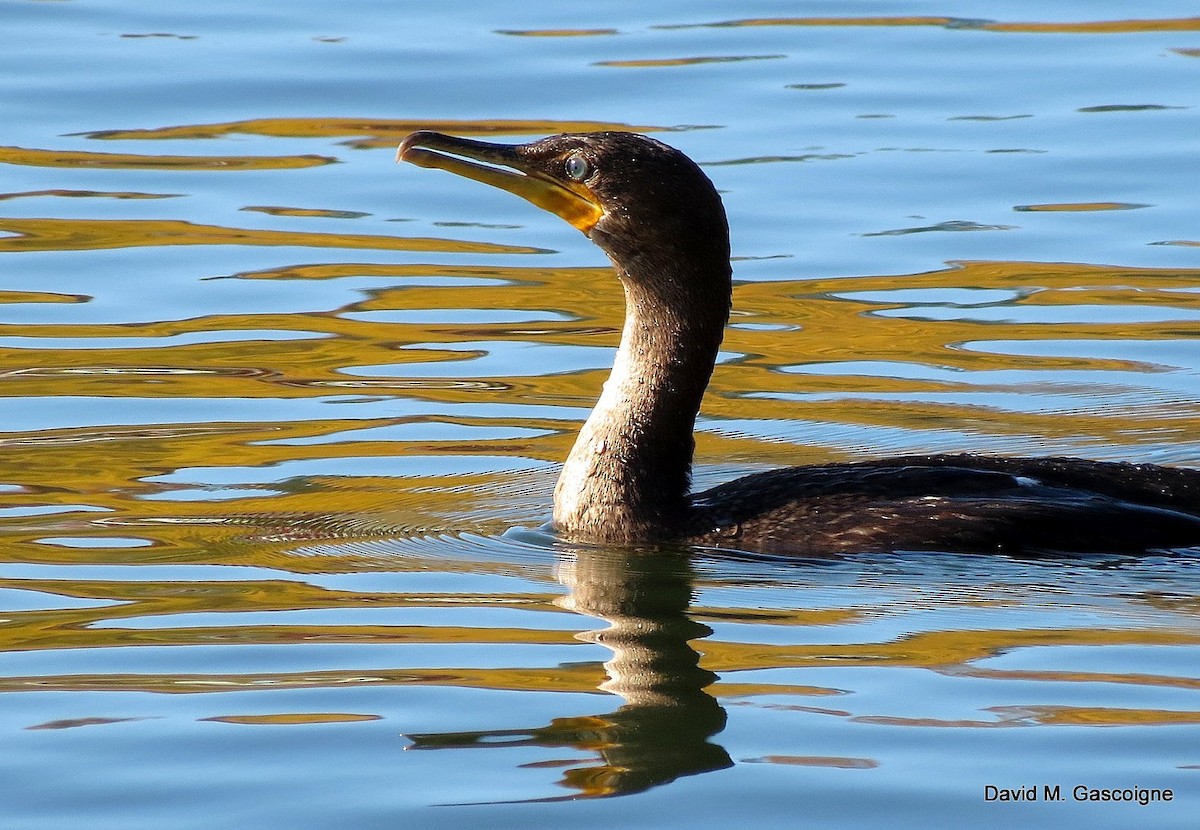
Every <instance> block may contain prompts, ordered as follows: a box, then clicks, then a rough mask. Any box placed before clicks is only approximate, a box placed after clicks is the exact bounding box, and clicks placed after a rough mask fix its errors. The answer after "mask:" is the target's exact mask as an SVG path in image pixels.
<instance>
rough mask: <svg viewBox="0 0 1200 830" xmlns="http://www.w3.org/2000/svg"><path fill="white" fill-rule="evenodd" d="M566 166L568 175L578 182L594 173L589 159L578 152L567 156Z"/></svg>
mask: <svg viewBox="0 0 1200 830" xmlns="http://www.w3.org/2000/svg"><path fill="white" fill-rule="evenodd" d="M565 168H566V171H567V176H568V177H569V178H572V179H574V180H575V181H577V182H581V181H583V180H584V179H586V178H587V177H588V176H590V175H592V166H591V165H590V164H588V161H587V159H585V158H584V157H583V156H581V155H579V154H578V153H575V154H574V155H571V156H568V157H567V163H566V165H565Z"/></svg>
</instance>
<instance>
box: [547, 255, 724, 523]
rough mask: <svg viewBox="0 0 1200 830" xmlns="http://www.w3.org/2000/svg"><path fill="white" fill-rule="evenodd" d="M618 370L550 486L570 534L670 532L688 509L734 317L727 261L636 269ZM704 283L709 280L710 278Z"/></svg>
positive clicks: (626, 280) (624, 278)
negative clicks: (698, 426)
mask: <svg viewBox="0 0 1200 830" xmlns="http://www.w3.org/2000/svg"><path fill="white" fill-rule="evenodd" d="M618 276H620V277H621V283H622V285H623V287H624V289H625V326H624V329H623V330H622V332H621V344H620V346H619V347H618V349H617V354H616V358H615V360H614V362H613V369H612V373H611V374H610V375H609V377H608V380H607V381H606V382H605V384H604V391H603V393H602V394H601V396H600V400H599V401H598V402H597V404H596V406H595V408H594V409H593V410H592V413H591V415H590V416H589V417H588V419H587V421H586V422H585V423H584V425H583V428H582V429H581V430H580V432H579V436H578V438H577V439H576V441H575V446H574V447H573V448H572V449H571V453H570V455H569V456H568V457H567V461H566V463H565V464H564V465H563V470H562V474H561V475H560V476H559V479H558V484H557V486H556V487H555V490H554V521H555V524H556V525H557V526H558V528H559V530H560V531H562V532H564V533H566V534H568V535H570V536H572V537H573V538H579V539H588V540H593V541H610V542H618V541H624V542H629V541H645V540H653V539H661V538H666V537H669V536H671V535H674V533H675V532H676V531H677V530H678V529H679V528H680V527H681V525H682V523H683V522H684V521H685V520H686V518H687V515H688V506H687V505H688V498H687V496H688V489H689V485H690V480H691V464H692V453H693V449H694V446H695V442H694V439H693V435H692V433H693V430H694V428H695V422H696V415H697V413H698V412H699V410H700V400H701V398H702V397H703V396H704V390H705V387H707V385H708V381H709V378H710V377H711V376H712V371H713V366H714V365H715V363H716V358H717V350H718V349H719V347H720V344H721V337H722V334H723V332H724V327H725V323H726V322H727V321H728V319H729V292H730V282H729V270H728V260H727V259H726V260H725V264H724V271H723V273H718V274H716V275H715V278H713V279H709V280H703V279H695V278H693V279H689V280H670V281H667V283H666V284H668V285H673V286H680V285H686V286H687V290H686V292H684V291H683V290H682V289H680V290H677V291H676V292H675V296H672V295H671V292H670V291H664V290H661V284H662V283H661V282H660V283H659V287H656V286H655V285H654V283H653V282H652V281H647V280H643V279H635V278H630V277H629V276H628V274H626V273H625V272H624V271H623V270H622V269H621V268H620V267H619V266H618ZM706 286H707V288H706Z"/></svg>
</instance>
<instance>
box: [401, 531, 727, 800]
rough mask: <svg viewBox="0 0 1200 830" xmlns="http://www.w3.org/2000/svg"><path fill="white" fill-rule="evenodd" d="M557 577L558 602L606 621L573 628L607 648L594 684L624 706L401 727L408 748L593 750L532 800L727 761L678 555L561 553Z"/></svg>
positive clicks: (616, 791)
mask: <svg viewBox="0 0 1200 830" xmlns="http://www.w3.org/2000/svg"><path fill="white" fill-rule="evenodd" d="M558 579H559V581H560V582H561V583H562V584H563V585H565V586H566V587H567V588H568V589H570V594H569V595H568V596H566V597H564V598H563V599H562V600H560V601H559V604H560V605H562V606H563V607H564V608H567V609H569V610H572V611H577V612H579V613H581V614H587V615H588V616H592V617H597V618H599V619H602V620H604V621H605V622H607V623H608V627H607V628H605V629H602V630H599V631H590V632H586V633H584V634H580V635H578V636H579V638H580V639H586V640H588V641H590V642H595V643H599V644H600V645H602V646H604V647H605V648H608V649H610V650H611V651H612V653H613V658H612V659H611V660H610V661H608V662H607V663H605V664H604V667H605V669H606V671H607V673H608V680H607V681H606V682H604V683H603V684H601V685H600V688H601V689H602V690H604V691H607V692H612V693H614V694H617V695H620V697H621V698H623V699H624V701H625V703H624V705H622V706H621V707H619V708H618V709H616V710H615V711H613V712H609V713H607V714H601V715H593V716H587V717H573V718H556V719H555V720H553V721H551V723H550V724H549V725H547V726H543V727H537V728H533V729H514V730H493V731H481V732H469V733H436V734H423V735H408V736H407V737H408V738H409V739H410V740H412V741H413V746H412V747H411V748H412V749H438V748H443V747H459V748H461V747H468V746H469V747H479V748H495V747H505V746H507V747H512V746H541V747H548V748H549V747H562V748H571V749H574V750H578V751H583V752H591V753H595V754H596V756H597V760H598V762H599V763H596V764H589V765H586V766H577V767H574V766H573V767H571V768H569V769H567V770H566V771H565V772H564V773H563V776H562V779H561V781H560V782H559V783H560V784H561V785H562V786H564V787H567V788H569V789H571V790H574V792H573V793H572V794H571V795H568V796H560V797H557V798H551V799H539V800H561V799H563V798H596V797H608V796H618V795H629V794H632V793H637V792H642V791H644V790H647V789H649V788H651V787H654V786H658V785H660V784H667V783H670V782H671V781H674V780H675V779H676V778H679V777H681V776H685V775H697V774H699V773H703V772H710V771H713V770H719V769H725V768H726V767H729V766H732V764H733V762H732V760H731V759H730V757H729V755H728V754H727V753H726V752H725V750H724V749H723V748H722V747H720V746H718V745H716V744H713V743H710V742H709V738H711V737H712V736H713V735H715V734H717V733H718V732H720V731H721V730H722V729H724V728H725V710H724V709H722V708H721V706H720V705H719V704H718V703H717V701H716V699H715V698H713V696H712V695H710V694H708V693H707V692H706V691H704V688H705V687H706V686H708V685H709V684H711V683H712V682H713V681H714V680H716V675H715V674H713V673H712V672H710V671H707V670H705V669H702V668H701V667H700V666H699V660H700V657H699V655H698V654H697V653H696V651H695V650H694V649H693V648H692V647H691V645H690V644H689V641H690V640H694V639H698V638H701V637H706V636H708V635H709V634H711V633H712V630H711V629H709V628H708V627H707V626H705V625H702V624H700V623H698V622H695V621H694V620H692V619H690V618H689V617H688V616H687V613H686V612H687V608H688V604H689V602H690V600H691V596H692V581H693V575H692V569H691V565H690V562H689V560H688V557H687V556H686V554H685V553H683V552H682V551H681V552H678V553H669V554H664V552H663V551H662V550H656V551H654V552H649V553H639V552H637V551H630V550H611V549H610V550H601V549H593V550H588V549H582V548H581V549H577V550H572V551H570V552H569V553H565V554H563V555H562V556H561V558H560V560H559V566H558ZM572 763H575V762H574V761H568V762H565V763H564V764H563V765H566V764H572ZM558 765H559V762H543V763H539V764H536V766H558Z"/></svg>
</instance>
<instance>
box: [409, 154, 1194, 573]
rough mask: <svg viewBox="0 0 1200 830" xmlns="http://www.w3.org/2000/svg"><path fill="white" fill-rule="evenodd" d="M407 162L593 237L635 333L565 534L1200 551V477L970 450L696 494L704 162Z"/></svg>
mask: <svg viewBox="0 0 1200 830" xmlns="http://www.w3.org/2000/svg"><path fill="white" fill-rule="evenodd" d="M397 159H400V160H405V161H410V162H413V163H415V164H418V165H420V166H422V167H433V168H439V169H443V170H448V171H449V172H452V173H456V174H459V175H463V176H467V177H469V178H472V179H475V180H477V181H481V182H483V183H485V184H490V185H493V186H496V187H499V188H502V189H504V190H508V191H510V192H512V193H515V194H516V195H519V196H522V197H523V198H525V199H528V200H529V201H531V202H533V203H534V204H536V205H538V206H539V207H541V208H543V209H546V210H549V211H551V212H553V213H555V214H557V215H559V216H561V217H562V218H563V219H565V220H567V221H568V222H570V223H571V224H572V225H574V226H575V227H576V228H578V229H579V230H581V231H583V233H585V234H586V235H587V236H588V237H589V238H590V239H591V240H592V241H593V242H594V243H595V244H597V245H598V246H599V247H600V248H601V249H602V250H603V251H604V252H605V253H606V254H607V255H608V257H609V259H610V260H611V261H612V263H613V265H614V266H615V268H616V272H617V277H618V278H619V280H620V282H621V285H622V287H623V288H624V291H625V309H626V311H625V315H626V316H625V325H624V329H623V331H622V334H621V343H620V346H619V347H618V349H617V353H616V357H615V359H614V362H613V369H612V373H611V375H610V376H609V379H608V381H607V382H606V383H605V385H604V390H603V392H602V393H601V395H600V399H599V401H598V402H597V404H596V406H595V408H594V409H593V410H592V413H591V415H590V416H589V417H588V419H587V421H586V422H585V423H584V425H583V427H582V429H581V430H580V432H579V436H578V438H577V440H576V442H575V445H574V447H573V448H572V450H571V452H570V455H569V456H568V457H567V460H566V463H565V464H564V465H563V470H562V473H561V475H560V477H559V480H558V484H557V486H556V487H555V491H554V523H555V525H556V527H557V529H558V531H559V532H560V533H561V534H562V535H563V536H565V537H566V538H570V539H574V540H578V541H589V542H609V543H657V542H668V541H672V542H675V541H681V542H685V543H691V544H698V545H705V546H713V547H725V548H734V549H739V550H749V551H762V552H769V553H781V554H792V555H799V556H829V555H837V554H841V553H851V552H867V551H894V550H942V551H971V552H988V551H999V552H1008V553H1041V552H1056V551H1061V552H1092V551H1094V552H1138V551H1145V550H1152V549H1159V548H1179V547H1189V546H1193V545H1196V546H1200V471H1198V470H1191V469H1184V468H1169V467H1161V466H1156V465H1152V464H1142V465H1134V464H1119V463H1106V462H1097V461H1087V460H1083V459H1073V458H1006V457H990V456H973V455H972V456H968V455H948V456H947V455H936V456H904V457H900V458H892V459H885V460H879V461H866V462H856V463H843V464H827V465H822V466H810V467H790V468H786V469H780V470H773V471H769V472H765V473H759V474H756V475H750V476H746V477H744V478H741V479H737V480H736V481H731V482H728V483H726V484H722V485H720V486H718V487H714V488H712V489H711V490H708V491H705V492H702V493H697V494H692V493H690V478H691V465H692V455H693V449H694V438H693V430H694V428H695V420H696V415H697V413H698V412H699V410H700V401H701V398H702V397H703V395H704V390H705V388H706V387H707V385H708V382H709V378H710V377H711V375H712V371H713V367H714V365H715V363H716V359H717V350H718V348H719V346H720V343H721V338H722V336H723V333H724V329H725V325H726V323H727V322H728V319H729V310H730V302H731V288H732V282H731V277H732V275H731V268H730V262H729V227H728V223H727V221H726V218H725V210H724V207H723V206H722V203H721V198H720V196H719V195H718V194H717V191H716V189H715V188H714V187H713V185H712V183H711V182H710V181H709V179H708V177H707V176H706V175H705V174H704V173H703V171H701V169H700V168H699V166H698V165H696V164H695V162H693V161H692V160H691V159H689V158H688V157H687V156H685V155H684V154H683V153H681V152H679V151H678V150H675V149H674V148H671V147H669V146H667V145H665V144H663V143H662V142H659V141H656V140H655V139H652V138H648V137H646V136H642V135H638V134H635V133H625V132H600V133H575V134H564V135H557V136H551V137H549V138H544V139H541V140H538V141H534V142H531V143H529V144H521V145H504V144H493V143H490V142H483V141H475V140H471V139H464V138H455V137H451V136H446V135H442V134H440V133H433V132H417V133H413V134H412V135H410V136H408V137H407V138H406V139H405V140H404V141H403V142H402V143H401V145H400V148H399V150H398V152H397Z"/></svg>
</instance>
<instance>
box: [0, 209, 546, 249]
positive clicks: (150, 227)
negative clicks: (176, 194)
mask: <svg viewBox="0 0 1200 830" xmlns="http://www.w3.org/2000/svg"><path fill="white" fill-rule="evenodd" d="M0 232H8V233H12V234H16V236H12V237H3V238H0V252H5V251H91V250H102V249H107V248H134V247H160V246H169V245H288V246H296V247H306V248H345V249H362V248H372V249H376V250H386V251H443V252H454V253H480V254H485V253H486V254H536V253H545V252H546V251H545V250H544V249H542V248H529V247H523V246H515V245H499V244H494V243H490V242H464V241H457V240H449V239H433V238H420V237H401V236H373V235H369V234H333V233H312V232H303V231H273V230H255V229H251V228H226V227H221V226H220V225H200V224H196V223H193V222H184V221H181V220H178V219H50V218H42V219H19V218H15V217H0Z"/></svg>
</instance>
